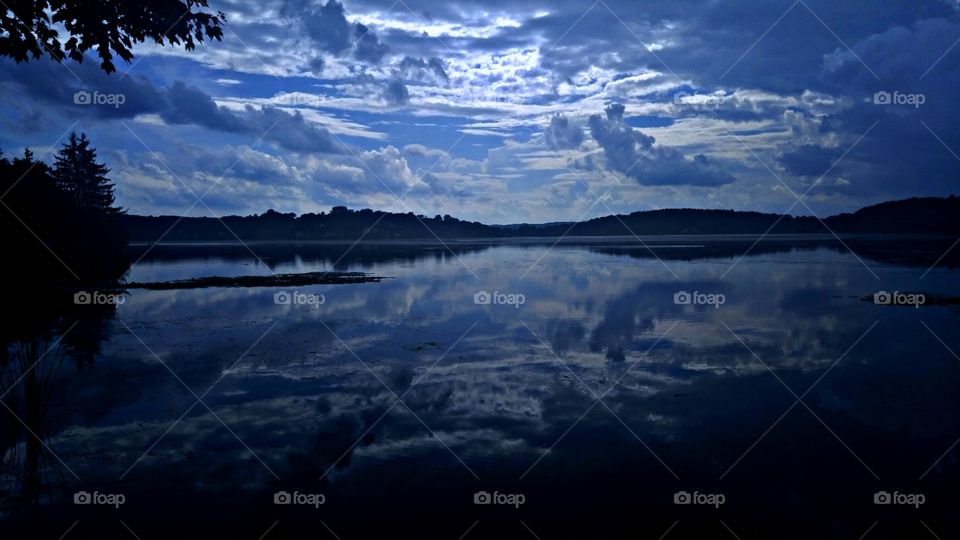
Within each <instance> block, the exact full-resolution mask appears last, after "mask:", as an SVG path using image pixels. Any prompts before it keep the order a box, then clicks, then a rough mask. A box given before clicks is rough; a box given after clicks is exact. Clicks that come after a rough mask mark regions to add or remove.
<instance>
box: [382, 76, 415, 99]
mask: <svg viewBox="0 0 960 540" xmlns="http://www.w3.org/2000/svg"><path fill="white" fill-rule="evenodd" d="M383 98H384V99H385V100H386V101H387V103H389V104H391V105H406V104H407V103H409V102H410V91H409V90H407V85H405V84H403V82H402V81H390V82H389V83H388V84H387V87H386V88H385V89H384V91H383Z"/></svg>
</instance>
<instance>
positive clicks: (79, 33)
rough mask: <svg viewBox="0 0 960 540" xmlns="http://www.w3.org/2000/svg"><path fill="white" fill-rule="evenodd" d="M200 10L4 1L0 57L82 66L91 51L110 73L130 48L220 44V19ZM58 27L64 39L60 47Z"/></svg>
mask: <svg viewBox="0 0 960 540" xmlns="http://www.w3.org/2000/svg"><path fill="white" fill-rule="evenodd" d="M206 7H207V0H146V1H138V2H132V1H129V0H7V1H6V2H4V4H3V9H0V55H2V56H8V57H10V58H13V59H14V60H16V61H17V62H26V61H28V60H30V59H31V58H33V59H39V58H40V57H41V56H44V55H47V56H49V57H50V58H52V59H54V60H56V61H57V62H61V61H63V59H64V58H68V57H69V58H71V59H73V60H75V61H77V62H82V61H83V58H84V53H85V52H86V51H89V50H91V49H95V50H96V52H97V55H98V56H99V57H100V67H101V68H102V69H103V70H104V71H106V72H107V73H112V72H114V71H116V67H115V66H114V64H113V57H114V55H116V56H119V57H120V58H121V59H123V60H124V61H126V62H129V61H130V60H131V59H133V52H132V51H131V48H132V47H133V45H134V44H135V43H142V42H144V41H148V40H149V41H153V42H154V43H156V44H158V45H165V44H168V43H169V44H170V45H174V46H182V47H183V48H184V49H187V50H192V49H194V48H195V47H196V45H197V44H198V43H202V42H203V40H204V39H211V40H214V39H215V40H218V41H219V40H220V39H222V37H223V29H222V28H221V27H220V25H221V23H223V22H224V21H225V19H224V15H223V13H222V12H217V13H210V12H207V11H205V10H204V8H206ZM61 26H62V27H63V28H65V29H66V31H67V36H68V37H67V39H66V40H65V41H64V42H63V43H62V44H61V37H60V35H59V32H58V31H57V30H56V28H57V27H61Z"/></svg>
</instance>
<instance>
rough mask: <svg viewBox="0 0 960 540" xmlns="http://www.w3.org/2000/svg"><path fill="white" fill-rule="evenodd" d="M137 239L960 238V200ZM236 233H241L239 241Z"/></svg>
mask: <svg viewBox="0 0 960 540" xmlns="http://www.w3.org/2000/svg"><path fill="white" fill-rule="evenodd" d="M120 220H121V223H122V224H123V227H124V229H125V230H126V232H127V234H128V235H129V237H130V239H131V240H137V241H150V242H153V241H156V240H158V239H160V238H163V240H164V241H170V242H184V241H228V242H233V241H236V240H237V236H238V237H239V238H240V239H241V240H245V241H246V240H292V241H312V240H356V239H358V238H364V239H369V240H389V239H394V240H407V239H409V240H424V239H425V240H430V239H435V238H436V237H439V238H450V239H452V238H509V237H514V238H515V237H559V236H563V235H567V236H632V235H634V234H637V235H710V234H754V235H758V234H764V233H768V234H830V231H831V230H832V231H833V232H836V233H838V234H839V233H866V234H951V235H952V234H960V199H958V198H957V197H955V196H952V195H951V196H950V197H945V198H939V197H927V198H913V199H906V200H902V201H893V202H888V203H882V204H878V205H875V206H869V207H866V208H862V209H860V210H858V211H857V212H854V213H852V214H840V215H836V216H831V217H827V218H825V219H823V221H822V222H821V220H819V219H817V218H816V217H812V216H799V217H798V216H782V215H779V214H768V213H762V212H741V211H735V210H700V209H665V210H652V211H643V212H634V213H632V214H626V215H618V216H604V217H600V218H595V219H591V220H588V221H583V222H580V223H575V224H574V223H556V224H548V225H534V224H521V225H511V226H497V225H485V224H483V223H478V222H474V221H463V220H460V219H457V218H454V217H451V216H448V215H444V216H439V215H438V216H435V217H432V218H430V217H425V216H417V215H414V214H412V213H407V214H394V213H386V212H380V211H374V210H370V209H363V210H350V209H348V208H346V207H344V206H336V207H334V208H333V209H332V210H331V211H330V212H321V213H316V214H314V213H311V214H303V215H301V216H297V215H296V214H292V213H286V214H285V213H280V212H276V211H274V210H268V211H267V212H265V213H263V214H261V215H254V216H245V217H241V216H226V217H223V218H222V222H221V221H220V220H218V219H215V218H206V217H196V218H181V217H179V216H158V217H153V216H132V215H123V216H120ZM234 233H235V234H236V236H234Z"/></svg>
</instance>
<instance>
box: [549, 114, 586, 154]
mask: <svg viewBox="0 0 960 540" xmlns="http://www.w3.org/2000/svg"><path fill="white" fill-rule="evenodd" d="M544 138H545V139H546V143H547V146H549V147H550V148H551V149H553V150H561V149H565V148H577V147H579V146H580V145H581V144H582V143H583V130H582V129H581V128H580V126H575V125H573V124H571V123H570V120H569V119H568V118H567V117H566V116H563V115H560V114H556V115H554V116H553V117H552V118H550V124H549V125H548V126H547V129H546V131H545V132H544Z"/></svg>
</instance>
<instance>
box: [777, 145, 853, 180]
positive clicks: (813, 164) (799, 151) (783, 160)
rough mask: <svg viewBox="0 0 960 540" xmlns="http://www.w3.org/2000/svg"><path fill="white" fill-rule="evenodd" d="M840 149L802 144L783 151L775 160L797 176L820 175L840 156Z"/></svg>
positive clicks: (829, 168)
mask: <svg viewBox="0 0 960 540" xmlns="http://www.w3.org/2000/svg"><path fill="white" fill-rule="evenodd" d="M840 154H841V153H840V151H839V150H837V149H835V148H824V147H822V146H818V145H814V144H804V145H801V146H799V147H798V148H796V149H795V150H791V151H789V152H784V153H783V154H781V155H780V156H779V157H777V161H778V162H779V163H780V164H781V165H783V167H784V169H786V170H787V172H789V173H790V174H795V175H797V176H821V175H824V174H826V173H827V171H829V170H831V168H832V167H833V164H834V162H836V161H837V159H838V158H839V157H840Z"/></svg>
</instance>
